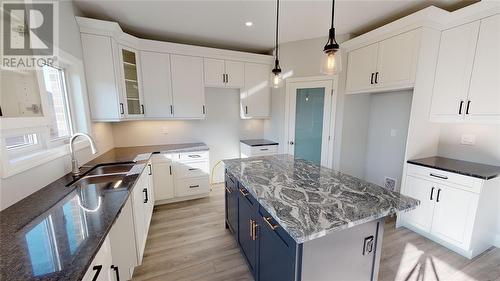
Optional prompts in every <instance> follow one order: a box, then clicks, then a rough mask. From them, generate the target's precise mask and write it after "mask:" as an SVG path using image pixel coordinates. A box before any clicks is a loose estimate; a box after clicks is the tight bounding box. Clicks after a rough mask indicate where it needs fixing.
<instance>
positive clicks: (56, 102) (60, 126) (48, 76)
mask: <svg viewBox="0 0 500 281" xmlns="http://www.w3.org/2000/svg"><path fill="white" fill-rule="evenodd" d="M43 79H44V82H45V83H44V84H45V90H46V93H47V103H48V109H47V116H48V117H49V137H50V140H60V139H65V138H68V137H70V136H71V133H72V128H71V119H70V112H69V103H68V95H67V91H66V82H65V80H64V70H63V69H59V68H55V67H52V66H48V65H46V66H44V67H43Z"/></svg>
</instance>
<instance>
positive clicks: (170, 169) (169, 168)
mask: <svg viewBox="0 0 500 281" xmlns="http://www.w3.org/2000/svg"><path fill="white" fill-rule="evenodd" d="M168 171H169V172H170V175H172V165H170V166H168Z"/></svg>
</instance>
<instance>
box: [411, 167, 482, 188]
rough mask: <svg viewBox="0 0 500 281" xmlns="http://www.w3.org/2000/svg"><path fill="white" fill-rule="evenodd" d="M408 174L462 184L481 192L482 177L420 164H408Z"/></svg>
mask: <svg viewBox="0 0 500 281" xmlns="http://www.w3.org/2000/svg"><path fill="white" fill-rule="evenodd" d="M407 174H408V175H414V176H420V177H424V178H425V179H427V180H430V181H434V182H438V183H443V184H456V185H460V187H459V188H460V189H464V190H467V191H471V192H476V193H479V192H481V182H482V180H481V179H476V178H473V177H469V176H464V175H460V174H456V173H450V172H447V171H442V170H438V169H433V168H427V167H423V166H419V165H413V164H408V171H407Z"/></svg>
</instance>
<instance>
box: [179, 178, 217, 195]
mask: <svg viewBox="0 0 500 281" xmlns="http://www.w3.org/2000/svg"><path fill="white" fill-rule="evenodd" d="M208 192H210V187H209V184H208V177H202V178H194V179H180V180H177V181H176V182H175V196H176V197H180V196H189V195H196V194H202V193H208Z"/></svg>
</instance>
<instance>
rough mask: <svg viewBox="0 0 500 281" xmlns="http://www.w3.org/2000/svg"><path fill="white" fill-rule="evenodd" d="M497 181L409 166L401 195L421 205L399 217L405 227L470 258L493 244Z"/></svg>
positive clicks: (399, 221) (400, 222)
mask: <svg viewBox="0 0 500 281" xmlns="http://www.w3.org/2000/svg"><path fill="white" fill-rule="evenodd" d="M499 185H500V180H499V179H492V180H488V181H486V180H482V179H479V178H473V177H468V176H464V175H459V174H454V173H449V172H444V171H441V170H436V169H432V168H425V167H422V166H417V165H412V164H408V167H407V172H406V180H405V183H404V186H403V188H402V190H401V193H402V194H404V195H407V196H410V197H413V198H415V199H418V200H420V205H419V206H418V207H417V208H415V209H414V210H411V211H409V212H406V213H403V214H401V215H399V216H398V225H402V226H405V227H408V228H410V229H412V230H414V231H415V232H417V233H419V234H422V235H424V236H426V237H428V238H430V239H432V240H434V241H436V242H438V243H440V244H442V245H444V246H445V247H448V248H450V249H451V250H453V251H455V252H457V253H459V254H461V255H463V256H465V257H467V258H473V257H475V256H477V255H478V254H480V253H482V252H483V251H485V250H486V249H488V248H489V247H491V246H492V245H493V243H494V233H495V231H494V229H492V227H493V228H494V227H495V220H496V216H495V215H492V213H491V212H492V210H495V208H496V207H495V204H497V202H496V198H497V197H498V196H497V195H496V194H497V189H498V186H499Z"/></svg>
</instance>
